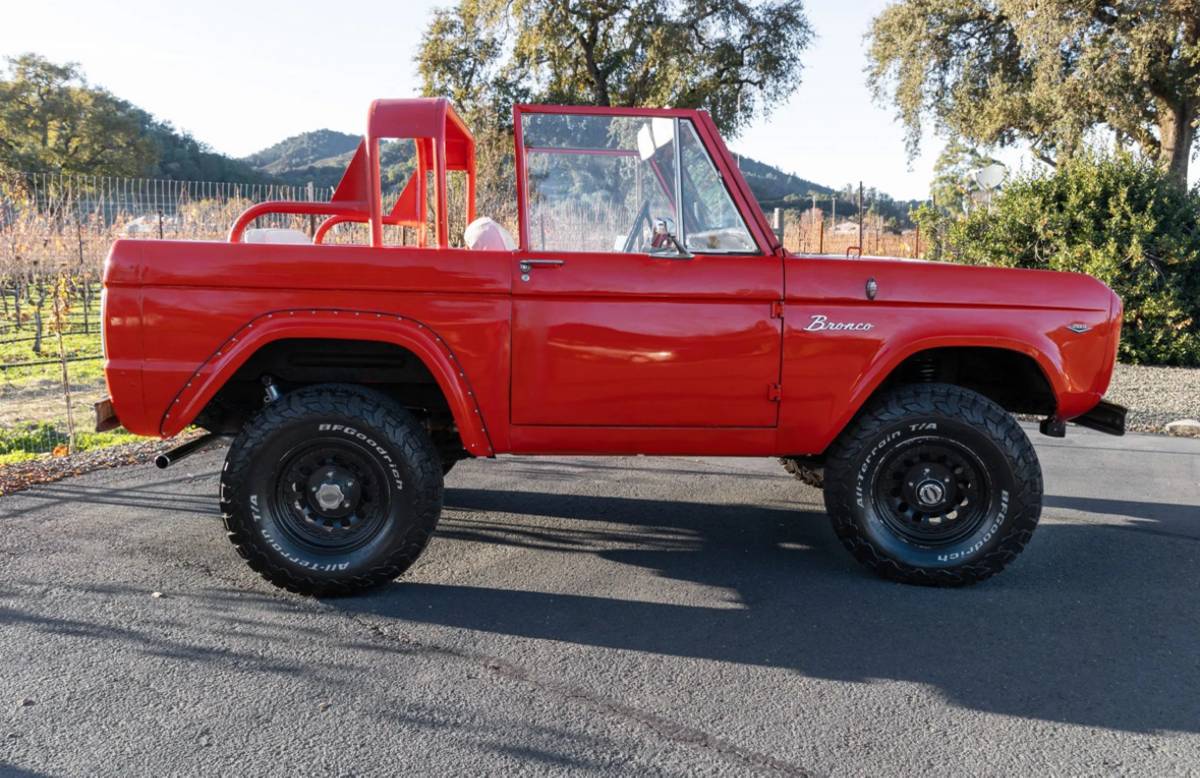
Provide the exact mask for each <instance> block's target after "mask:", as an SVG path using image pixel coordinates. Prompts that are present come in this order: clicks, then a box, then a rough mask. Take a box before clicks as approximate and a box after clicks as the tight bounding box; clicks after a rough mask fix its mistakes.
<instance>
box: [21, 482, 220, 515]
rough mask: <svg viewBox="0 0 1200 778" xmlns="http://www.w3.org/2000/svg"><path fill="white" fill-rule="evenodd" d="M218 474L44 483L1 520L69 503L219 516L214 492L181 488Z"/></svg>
mask: <svg viewBox="0 0 1200 778" xmlns="http://www.w3.org/2000/svg"><path fill="white" fill-rule="evenodd" d="M216 475H217V474H216V473H211V474H210V473H204V474H200V475H186V476H180V477H178V478H171V479H163V480H161V481H155V482H154V483H153V484H143V485H141V486H118V487H113V486H90V485H86V484H80V483H76V482H73V481H60V482H58V483H51V484H41V485H38V486H35V487H32V488H30V489H26V490H24V491H21V492H18V493H17V494H18V495H19V496H20V497H21V498H22V500H23V501H27V502H28V505H26V506H24V507H17V508H14V507H12V506H11V505H7V504H5V505H3V506H0V517H2V518H5V519H15V518H17V517H18V516H23V515H25V514H31V513H35V512H37V511H43V510H46V509H47V508H55V507H58V506H61V505H65V504H68V503H84V504H88V505H109V506H113V507H120V508H134V509H147V508H148V509H161V510H162V511H163V512H164V513H166V512H173V511H179V512H181V513H193V514H202V515H207V516H219V515H220V511H219V510H218V509H217V505H216V501H215V500H214V499H213V498H212V494H211V493H210V492H207V491H206V492H205V493H204V494H189V493H188V492H187V490H185V489H182V488H180V487H181V485H183V484H189V483H193V482H197V481H201V482H205V483H207V482H208V481H209V480H211V479H214V478H215V477H216Z"/></svg>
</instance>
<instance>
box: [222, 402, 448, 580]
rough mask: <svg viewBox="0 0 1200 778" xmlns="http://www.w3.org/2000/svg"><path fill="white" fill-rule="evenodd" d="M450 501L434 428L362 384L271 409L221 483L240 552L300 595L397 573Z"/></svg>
mask: <svg viewBox="0 0 1200 778" xmlns="http://www.w3.org/2000/svg"><path fill="white" fill-rule="evenodd" d="M441 504H442V473H441V461H440V459H439V458H438V455H437V451H436V449H435V448H434V446H433V443H432V442H431V441H430V440H429V436H428V435H427V434H426V432H425V430H424V429H423V428H422V427H421V425H420V424H419V423H418V422H417V420H416V419H414V418H413V417H412V415H411V414H409V413H408V412H407V411H406V410H404V409H403V408H402V407H400V406H399V405H397V404H395V403H393V402H392V401H391V400H390V399H389V398H387V397H386V396H384V395H382V394H379V393H377V392H374V391H371V390H368V389H365V388H363V387H358V386H348V385H338V384H327V385H320V386H313V387H307V388H304V389H300V390H298V391H295V392H292V393H289V394H287V395H284V396H283V397H282V398H280V399H279V400H277V401H276V402H274V403H271V404H270V405H268V406H267V407H266V408H264V409H263V410H262V411H261V412H260V413H259V415H258V416H257V417H255V418H254V419H253V420H251V421H250V423H248V424H247V425H246V427H245V428H244V429H243V430H242V432H241V434H239V435H238V437H237V439H236V440H235V441H234V442H233V445H232V446H231V447H230V450H229V455H228V456H227V457H226V460H225V468H224V471H223V472H222V476H221V507H222V514H223V515H224V518H225V526H226V529H227V530H228V532H229V537H230V540H231V541H232V542H233V544H234V546H235V547H236V548H237V550H238V553H240V554H241V555H242V556H243V557H245V559H246V560H247V561H248V562H249V564H250V566H251V567H252V568H254V569H255V570H257V571H258V572H259V573H261V574H262V575H263V577H265V578H266V579H267V580H269V581H271V582H272V583H274V584H275V585H277V586H281V587H283V588H286V589H289V590H291V591H294V592H299V593H302V594H313V595H333V594H348V593H350V592H354V591H357V590H360V589H365V588H369V587H372V586H376V585H379V584H381V583H384V582H386V581H390V580H392V579H393V578H395V577H397V576H399V575H400V574H401V573H403V572H404V570H406V569H407V568H408V567H409V566H410V565H411V564H412V563H413V562H414V561H415V560H416V559H417V557H418V556H419V555H420V553H421V551H422V550H423V549H424V547H425V544H426V543H427V542H428V540H429V537H430V534H431V533H432V532H433V528H434V526H435V525H436V523H437V519H438V516H439V515H440V513H441Z"/></svg>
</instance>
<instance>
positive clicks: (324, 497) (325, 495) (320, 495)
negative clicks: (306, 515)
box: [313, 483, 346, 511]
mask: <svg viewBox="0 0 1200 778" xmlns="http://www.w3.org/2000/svg"><path fill="white" fill-rule="evenodd" d="M313 496H314V497H315V498H316V500H317V505H320V506H321V508H323V509H324V510H327V511H331V510H333V509H335V508H337V507H339V506H340V505H341V504H342V502H343V501H344V500H345V499H346V495H345V494H344V493H343V492H342V487H340V486H338V485H337V484H330V483H324V484H321V485H320V486H319V487H317V492H316V494H315V495H313Z"/></svg>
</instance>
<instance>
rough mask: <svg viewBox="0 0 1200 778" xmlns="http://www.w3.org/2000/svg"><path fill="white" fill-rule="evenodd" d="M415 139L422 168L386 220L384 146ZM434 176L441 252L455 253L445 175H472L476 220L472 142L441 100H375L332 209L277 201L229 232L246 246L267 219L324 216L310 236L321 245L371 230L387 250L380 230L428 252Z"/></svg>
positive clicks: (470, 196)
mask: <svg viewBox="0 0 1200 778" xmlns="http://www.w3.org/2000/svg"><path fill="white" fill-rule="evenodd" d="M385 138H387V139H396V138H398V139H411V140H412V141H413V143H414V145H415V146H416V150H417V154H416V157H417V160H416V161H417V167H416V170H414V171H413V174H412V176H411V177H410V178H409V180H408V183H406V184H405V186H404V189H403V190H402V191H401V193H400V197H399V198H398V199H397V200H396V204H395V206H393V207H392V209H391V210H390V211H389V212H388V213H387V214H384V213H382V210H383V208H382V196H381V192H380V172H379V141H380V140H382V139H385ZM431 170H432V171H433V173H434V194H435V198H434V220H435V223H436V225H437V245H438V247H439V248H447V247H448V246H449V245H450V227H449V217H448V213H447V190H446V174H447V172H449V171H462V172H465V173H466V174H467V222H472V221H474V220H475V139H474V138H473V137H472V135H471V131H470V130H469V129H467V126H466V125H465V124H464V123H463V121H462V119H460V118H459V117H458V114H456V113H455V112H454V109H453V108H452V107H451V106H450V102H449V101H448V100H447V99H446V98H444V97H436V98H424V97H423V98H413V99H406V100H376V101H375V102H373V103H371V109H370V111H369V112H368V115H367V135H366V137H365V138H364V139H363V140H362V141H360V142H359V144H358V149H357V150H356V151H355V152H354V158H353V159H351V161H350V164H349V166H347V168H346V172H345V173H343V174H342V179H341V181H340V182H338V185H337V188H336V189H334V192H333V197H331V198H330V200H329V202H327V203H313V202H301V201H296V200H275V201H272V202H266V203H258V204H257V205H253V206H251V207H250V208H247V209H246V210H245V211H244V212H242V214H241V215H240V216H238V218H237V220H236V221H235V222H234V223H233V226H232V227H231V228H230V229H229V241H230V242H231V243H238V242H240V241H241V240H242V236H243V235H244V234H245V231H246V228H247V227H248V226H249V225H250V224H251V223H253V221H254V220H255V219H257V218H258V217H259V216H263V215H264V214H268V213H283V214H308V215H324V216H327V217H328V218H326V219H325V220H324V221H323V222H321V226H320V227H319V228H318V229H317V230H316V234H315V235H313V242H314V243H321V242H322V240H324V238H325V235H326V234H327V233H328V232H329V230H330V229H331V228H332V227H333V226H334V225H336V224H343V223H347V222H350V223H364V222H369V223H370V225H371V245H372V246H376V247H379V246H382V245H383V225H385V224H389V225H399V226H407V227H416V228H417V240H418V245H420V246H422V247H423V246H425V245H426V235H425V229H426V228H425V225H426V218H427V208H426V202H427V199H428V198H427V195H426V183H425V182H426V179H427V178H428V174H429V172H430V171H431Z"/></svg>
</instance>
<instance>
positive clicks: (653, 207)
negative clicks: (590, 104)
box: [522, 114, 757, 253]
mask: <svg viewBox="0 0 1200 778" xmlns="http://www.w3.org/2000/svg"><path fill="white" fill-rule="evenodd" d="M677 139H678V142H677ZM522 142H523V146H524V152H525V160H526V162H525V175H526V182H527V190H526V191H527V193H528V195H527V212H526V219H527V222H526V223H527V225H528V231H529V243H530V248H531V249H532V250H535V251H601V252H623V253H630V252H648V251H652V250H654V248H655V246H654V245H653V244H654V240H655V238H654V229H655V223H656V222H660V223H662V222H665V223H667V224H669V225H670V228H671V230H672V231H673V232H674V234H675V235H676V237H677V238H678V239H679V240H680V242H681V245H683V246H685V247H686V248H687V250H688V251H691V252H698V253H711V252H715V253H757V246H756V245H755V244H754V241H753V240H752V239H751V237H750V234H749V232H748V230H747V229H746V225H745V223H744V222H743V221H742V219H741V215H740V214H739V213H738V211H737V209H736V207H735V206H734V204H733V201H732V199H731V198H730V196H729V192H728V191H727V190H726V189H725V184H724V182H723V181H722V179H721V176H720V174H719V173H718V172H717V169H716V167H715V166H714V165H713V162H712V159H711V158H710V157H709V155H708V152H707V151H706V150H705V148H704V146H703V144H702V143H701V142H700V139H699V136H698V135H697V134H696V130H695V127H693V126H692V123H691V121H690V120H688V119H672V118H664V117H653V118H651V117H638V116H597V115H581V114H529V115H527V116H525V117H524V119H523V126H522ZM677 145H678V149H677V148H676V146H677ZM677 159H678V160H679V161H680V165H679V167H680V168H681V173H680V174H678V175H677V172H676V160H677ZM677 193H681V194H682V197H681V198H680V197H678V196H677ZM677 199H681V200H682V203H681V207H677V206H676V200H677ZM681 222H682V223H681Z"/></svg>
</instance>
